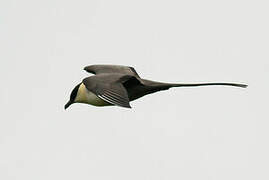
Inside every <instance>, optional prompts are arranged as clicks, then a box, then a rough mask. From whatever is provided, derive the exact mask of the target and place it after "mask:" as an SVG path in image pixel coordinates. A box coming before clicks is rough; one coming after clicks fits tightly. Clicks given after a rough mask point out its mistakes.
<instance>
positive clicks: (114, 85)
mask: <svg viewBox="0 0 269 180" xmlns="http://www.w3.org/2000/svg"><path fill="white" fill-rule="evenodd" d="M84 70H85V71H87V72H89V73H93V74H95V76H90V77H87V78H85V79H83V81H82V83H80V84H78V85H77V86H76V87H75V88H74V90H73V91H72V93H71V96H70V100H69V102H68V103H67V104H66V105H65V109H66V108H67V107H69V106H70V105H71V104H73V103H86V104H92V105H95V106H108V105H117V106H121V107H127V108H131V106H130V103H129V102H130V101H133V100H135V99H138V98H140V97H142V96H145V95H147V94H151V93H154V92H157V91H162V90H167V89H169V88H171V87H183V86H209V85H224V86H236V87H243V88H245V87H247V85H245V84H237V83H198V84H173V83H162V82H156V81H150V80H146V79H142V78H140V76H139V75H138V73H137V72H136V71H135V69H134V68H133V67H128V66H120V65H91V66H87V67H85V68H84Z"/></svg>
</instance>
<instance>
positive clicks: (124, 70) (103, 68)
mask: <svg viewBox="0 0 269 180" xmlns="http://www.w3.org/2000/svg"><path fill="white" fill-rule="evenodd" d="M84 70H85V71H87V72H89V73H93V74H96V75H97V74H103V73H118V74H125V75H131V76H135V77H138V78H140V77H139V75H138V74H137V72H136V71H135V69H134V68H133V67H129V66H121V65H91V66H86V67H85V68H84Z"/></svg>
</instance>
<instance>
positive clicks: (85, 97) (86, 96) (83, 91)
mask: <svg viewBox="0 0 269 180" xmlns="http://www.w3.org/2000/svg"><path fill="white" fill-rule="evenodd" d="M75 102H77V103H86V104H91V105H94V106H107V105H110V104H109V103H107V102H105V101H104V100H102V99H101V98H99V97H98V96H96V95H95V94H94V93H92V92H91V91H89V90H88V89H87V88H86V87H85V85H84V84H83V83H81V85H80V86H79V89H78V92H77V96H76V98H75Z"/></svg>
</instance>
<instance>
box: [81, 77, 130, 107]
mask: <svg viewBox="0 0 269 180" xmlns="http://www.w3.org/2000/svg"><path fill="white" fill-rule="evenodd" d="M119 80H120V77H119V75H115V74H112V75H111V74H109V75H96V76H90V77H88V78H85V79H83V81H82V82H83V84H84V85H85V86H86V88H87V89H88V90H89V91H91V92H93V93H94V94H96V96H98V97H99V98H101V99H102V100H104V101H106V102H108V103H110V104H114V105H116V106H121V107H126V108H131V106H130V101H129V97H128V93H127V91H126V89H125V88H124V86H123V85H122V83H121V82H120V81H119Z"/></svg>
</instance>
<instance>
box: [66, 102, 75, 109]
mask: <svg viewBox="0 0 269 180" xmlns="http://www.w3.org/2000/svg"><path fill="white" fill-rule="evenodd" d="M71 104H73V102H71V101H68V102H67V103H66V105H65V106H64V109H67V108H68V107H69V106H70V105H71Z"/></svg>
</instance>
